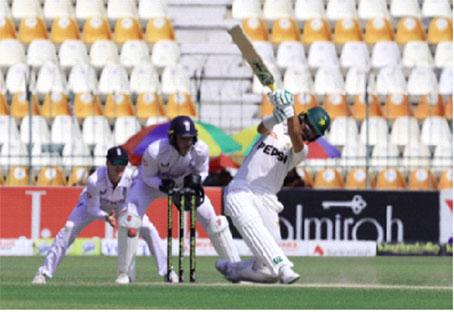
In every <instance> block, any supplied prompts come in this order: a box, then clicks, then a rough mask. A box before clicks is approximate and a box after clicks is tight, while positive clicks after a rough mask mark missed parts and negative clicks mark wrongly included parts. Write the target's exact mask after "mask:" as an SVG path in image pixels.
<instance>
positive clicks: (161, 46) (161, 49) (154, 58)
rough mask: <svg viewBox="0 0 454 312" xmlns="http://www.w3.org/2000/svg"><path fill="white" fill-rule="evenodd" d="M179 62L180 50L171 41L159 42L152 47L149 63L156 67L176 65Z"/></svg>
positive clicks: (176, 44)
mask: <svg viewBox="0 0 454 312" xmlns="http://www.w3.org/2000/svg"><path fill="white" fill-rule="evenodd" d="M179 61H180V48H179V46H178V43H177V42H176V41H173V40H161V41H158V42H156V43H155V44H154V45H153V50H152V53H151V62H152V63H153V65H155V66H157V67H166V66H169V65H176V64H178V63H179Z"/></svg>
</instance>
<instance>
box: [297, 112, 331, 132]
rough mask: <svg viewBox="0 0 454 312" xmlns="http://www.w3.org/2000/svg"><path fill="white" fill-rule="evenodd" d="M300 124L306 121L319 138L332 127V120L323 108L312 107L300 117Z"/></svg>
mask: <svg viewBox="0 0 454 312" xmlns="http://www.w3.org/2000/svg"><path fill="white" fill-rule="evenodd" d="M298 118H299V120H300V123H301V122H303V121H304V120H306V121H307V122H308V123H309V124H310V126H311V128H312V129H313V130H314V131H315V133H316V134H317V135H318V136H322V135H323V134H324V133H325V131H327V130H329V128H330V126H331V118H330V117H329V115H328V113H327V112H326V111H325V110H324V109H323V108H321V107H318V106H317V107H312V108H310V109H309V110H308V111H307V112H305V113H300V114H299V115H298Z"/></svg>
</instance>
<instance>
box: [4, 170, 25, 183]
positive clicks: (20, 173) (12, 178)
mask: <svg viewBox="0 0 454 312" xmlns="http://www.w3.org/2000/svg"><path fill="white" fill-rule="evenodd" d="M28 180H29V170H28V169H27V168H26V167H23V166H13V167H11V168H9V171H8V175H7V177H6V182H5V185H7V186H27V185H28V184H29V181H28Z"/></svg>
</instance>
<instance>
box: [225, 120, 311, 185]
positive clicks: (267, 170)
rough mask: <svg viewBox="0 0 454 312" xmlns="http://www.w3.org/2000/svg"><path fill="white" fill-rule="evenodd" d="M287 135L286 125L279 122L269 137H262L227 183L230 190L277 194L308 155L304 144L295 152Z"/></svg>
mask: <svg viewBox="0 0 454 312" xmlns="http://www.w3.org/2000/svg"><path fill="white" fill-rule="evenodd" d="M286 132H287V131H286V127H285V125H284V124H282V123H280V124H277V125H276V126H274V127H273V129H272V131H270V133H269V134H266V135H262V137H261V138H260V139H259V140H258V141H257V142H256V144H255V145H254V147H253V148H252V149H251V152H250V153H249V155H248V156H247V157H246V159H245V160H244V162H243V164H242V165H241V167H240V169H239V170H238V172H237V173H236V175H235V177H234V179H233V181H232V182H231V183H230V185H229V191H230V190H235V189H250V190H252V191H254V192H258V193H271V194H276V193H277V192H279V190H280V189H281V188H282V184H283V183H284V179H285V177H286V176H287V173H288V172H289V171H290V170H291V169H293V168H294V167H295V166H296V165H297V164H299V163H300V162H301V161H302V160H303V159H304V158H305V157H306V155H307V153H308V147H307V146H306V145H304V148H303V149H302V150H301V151H300V152H299V153H294V152H293V146H292V143H291V140H290V137H289V136H288V135H287V134H286Z"/></svg>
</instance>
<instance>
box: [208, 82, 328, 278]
mask: <svg viewBox="0 0 454 312" xmlns="http://www.w3.org/2000/svg"><path fill="white" fill-rule="evenodd" d="M269 97H270V100H271V102H272V104H273V105H274V110H273V115H272V116H270V117H267V118H265V119H264V120H263V121H262V122H261V123H260V125H259V126H258V129H257V131H258V132H259V133H260V134H261V135H262V136H261V138H260V139H259V140H258V141H257V143H256V144H255V145H254V147H253V148H252V150H251V152H250V153H249V155H248V156H247V158H246V159H245V160H244V162H243V164H242V165H241V167H240V169H239V170H238V172H237V174H236V175H235V177H234V179H233V180H232V181H231V182H230V184H229V185H228V187H227V190H226V192H225V193H224V205H225V214H226V215H228V216H229V217H231V218H232V221H233V224H234V225H235V227H236V228H237V230H238V232H239V233H240V234H241V236H242V237H243V240H244V241H245V243H246V244H247V246H248V247H249V249H250V250H251V251H252V253H253V255H254V257H253V258H252V259H250V260H245V261H242V262H237V263H232V262H229V261H225V260H218V261H217V262H216V268H217V269H218V271H220V272H221V273H223V274H224V276H225V277H226V278H227V279H228V280H230V281H232V282H240V281H252V282H259V283H274V282H277V281H279V282H281V283H283V284H291V283H294V282H295V281H297V280H298V279H299V278H300V276H299V274H297V273H296V272H294V271H293V269H292V267H293V263H292V262H291V261H290V260H289V259H288V258H287V257H286V256H285V254H284V252H283V251H282V249H281V248H280V247H279V245H278V243H277V242H279V240H280V239H281V234H280V228H279V217H278V214H279V212H281V211H282V209H284V207H283V205H282V204H281V203H280V202H279V201H278V199H277V196H276V193H277V192H278V191H279V190H280V189H281V187H282V184H283V182H284V179H285V177H286V175H287V173H288V172H289V171H290V170H291V169H293V168H294V167H295V166H296V165H297V164H299V163H300V162H301V161H302V160H303V159H304V158H305V157H306V156H307V153H308V147H307V145H306V144H305V141H306V142H310V141H314V140H316V139H317V138H318V137H319V136H321V135H323V134H324V132H325V131H326V130H327V129H328V128H329V125H330V118H329V116H328V114H327V113H326V112H325V110H324V109H323V108H321V107H315V108H312V109H310V110H308V111H307V112H306V113H301V114H300V115H298V116H295V115H294V109H293V95H292V94H291V93H290V92H288V91H285V90H278V91H275V92H273V93H271V94H270V95H269ZM284 121H286V125H285V123H284ZM285 126H286V127H285ZM286 128H287V129H286ZM287 132H288V133H287Z"/></svg>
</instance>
